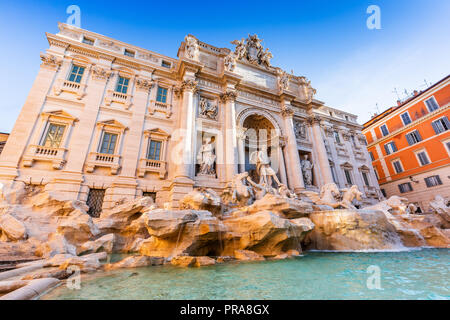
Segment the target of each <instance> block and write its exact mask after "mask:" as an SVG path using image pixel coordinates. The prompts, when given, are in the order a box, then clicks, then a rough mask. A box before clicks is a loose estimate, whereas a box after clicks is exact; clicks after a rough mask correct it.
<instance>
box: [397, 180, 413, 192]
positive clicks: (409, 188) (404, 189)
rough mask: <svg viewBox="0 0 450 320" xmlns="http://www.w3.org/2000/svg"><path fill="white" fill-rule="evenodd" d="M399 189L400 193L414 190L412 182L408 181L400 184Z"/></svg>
mask: <svg viewBox="0 0 450 320" xmlns="http://www.w3.org/2000/svg"><path fill="white" fill-rule="evenodd" d="M398 189H399V190H400V193H405V192H410V191H413V188H412V185H411V182H406V183H402V184H399V185H398Z"/></svg>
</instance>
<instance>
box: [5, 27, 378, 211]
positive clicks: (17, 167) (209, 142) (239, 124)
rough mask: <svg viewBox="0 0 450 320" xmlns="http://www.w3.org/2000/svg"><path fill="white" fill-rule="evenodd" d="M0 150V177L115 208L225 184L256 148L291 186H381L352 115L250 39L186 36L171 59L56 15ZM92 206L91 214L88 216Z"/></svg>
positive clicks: (174, 203)
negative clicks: (226, 42)
mask: <svg viewBox="0 0 450 320" xmlns="http://www.w3.org/2000/svg"><path fill="white" fill-rule="evenodd" d="M47 39H48V41H49V44H50V47H49V49H47V50H46V52H45V53H43V54H41V60H42V64H41V68H40V70H39V73H38V75H37V78H36V80H35V82H34V84H33V86H32V88H31V91H30V93H29V96H28V98H27V100H26V102H25V105H24V106H23V108H22V110H21V112H20V115H19V117H18V119H17V121H16V123H15V126H14V128H13V130H12V133H11V135H10V137H9V139H8V142H7V143H6V145H5V148H4V150H3V152H2V154H1V156H0V181H1V182H2V183H3V184H12V183H14V181H23V182H25V183H27V184H32V185H39V184H40V185H45V188H46V190H49V191H57V192H59V193H61V194H63V196H64V197H65V198H69V199H78V200H82V201H87V202H88V204H89V205H91V206H97V211H98V210H99V208H98V207H99V206H100V209H101V207H102V206H103V208H105V207H111V206H113V205H114V204H116V203H117V202H119V201H121V200H122V199H124V198H128V199H129V198H134V197H137V196H142V195H149V196H152V197H154V198H155V200H156V203H157V204H158V205H160V206H164V207H166V208H167V207H174V208H177V207H178V202H179V200H180V199H181V198H182V197H183V196H184V195H185V194H186V193H188V192H189V191H191V190H192V189H193V188H196V187H204V188H212V189H214V190H216V191H219V192H220V191H223V190H224V189H225V188H227V186H230V183H231V181H232V179H233V176H234V175H235V174H237V173H242V172H244V171H248V172H249V173H250V174H251V173H252V171H254V169H255V160H254V159H253V158H254V157H253V156H252V155H253V154H254V151H261V150H263V151H264V152H265V154H266V155H267V156H268V158H270V165H271V167H272V168H274V170H275V171H276V172H277V177H278V179H279V180H280V181H281V183H283V184H285V185H287V186H288V187H289V188H290V189H291V190H292V191H294V192H296V193H297V194H298V193H300V192H301V191H302V190H315V191H317V190H319V189H320V187H321V186H323V185H325V184H327V183H336V184H337V185H338V186H339V187H340V188H346V187H349V186H351V185H357V186H358V187H359V189H360V190H361V191H362V192H363V194H364V196H363V202H365V203H373V202H375V201H376V200H377V199H378V198H379V197H380V196H381V194H380V190H379V186H378V182H377V178H376V176H375V173H374V170H373V168H372V164H371V160H370V157H369V154H368V152H367V150H366V146H365V143H366V140H365V137H364V136H363V135H362V133H361V130H362V126H360V125H359V124H358V123H357V121H356V120H357V119H356V116H355V115H352V114H349V113H347V112H343V111H341V110H337V109H334V108H330V107H327V106H325V104H324V103H323V102H321V101H319V100H317V99H315V98H314V95H315V93H316V92H315V90H314V89H313V88H312V87H311V84H310V82H309V81H308V80H307V79H306V78H305V77H299V76H294V75H290V74H287V73H286V72H284V71H283V70H281V69H280V68H276V67H273V66H271V64H270V59H271V58H272V55H271V53H270V52H269V51H268V49H264V48H263V47H262V44H261V40H260V39H258V37H257V36H249V37H248V38H247V39H246V40H244V39H242V40H240V41H233V42H232V43H233V44H234V45H235V46H236V48H235V50H234V51H231V50H230V49H227V48H217V47H214V46H212V45H209V44H207V43H204V42H201V41H200V40H198V39H196V38H195V37H194V36H192V35H188V36H186V38H185V41H184V42H182V43H181V46H180V48H179V50H178V59H174V58H170V57H166V56H163V55H160V54H158V53H155V52H151V51H148V50H144V49H142V48H138V47H135V46H132V45H129V44H126V43H123V42H120V41H117V40H114V39H111V38H108V37H105V36H102V35H99V34H96V33H93V32H89V31H86V30H82V29H78V28H73V27H71V26H68V25H66V24H59V33H57V34H48V33H47ZM95 213H98V212H93V214H95Z"/></svg>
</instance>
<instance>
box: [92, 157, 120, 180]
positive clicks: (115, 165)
mask: <svg viewBox="0 0 450 320" xmlns="http://www.w3.org/2000/svg"><path fill="white" fill-rule="evenodd" d="M120 158H121V156H120V155H118V154H106V153H98V152H91V153H89V157H88V161H87V163H86V171H87V172H89V173H92V172H94V169H95V167H104V168H111V174H114V175H115V174H117V172H118V171H119V169H120V167H121V166H120Z"/></svg>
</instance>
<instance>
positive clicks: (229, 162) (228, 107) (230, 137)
mask: <svg viewBox="0 0 450 320" xmlns="http://www.w3.org/2000/svg"><path fill="white" fill-rule="evenodd" d="M236 96H237V94H236V91H234V90H231V89H229V90H227V92H225V93H224V94H222V96H221V98H222V101H223V102H224V104H225V172H226V174H225V176H226V180H227V181H231V179H233V176H234V175H235V174H236V173H237V172H238V162H239V159H238V148H237V133H236V109H235V100H236Z"/></svg>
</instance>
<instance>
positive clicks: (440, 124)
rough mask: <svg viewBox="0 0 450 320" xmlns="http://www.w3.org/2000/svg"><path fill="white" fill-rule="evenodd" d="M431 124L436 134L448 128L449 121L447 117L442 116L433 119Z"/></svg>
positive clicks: (449, 126)
mask: <svg viewBox="0 0 450 320" xmlns="http://www.w3.org/2000/svg"><path fill="white" fill-rule="evenodd" d="M431 125H432V127H433V129H434V132H435V133H436V134H440V133H442V132H445V131H447V130H449V129H450V122H449V121H448V118H447V117H442V118H440V119H438V120H436V121H433V122H432V123H431Z"/></svg>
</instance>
